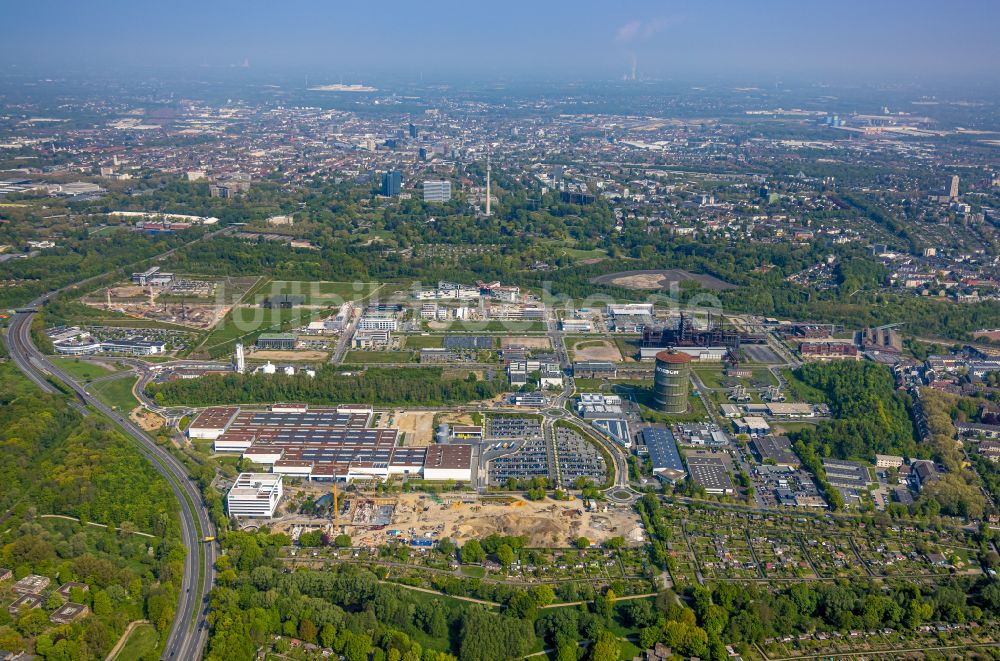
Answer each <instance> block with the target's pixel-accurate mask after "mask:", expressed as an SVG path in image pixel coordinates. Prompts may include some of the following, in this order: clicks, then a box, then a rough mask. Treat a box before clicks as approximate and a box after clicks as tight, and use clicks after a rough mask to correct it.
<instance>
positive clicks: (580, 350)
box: [573, 340, 622, 363]
mask: <svg viewBox="0 0 1000 661" xmlns="http://www.w3.org/2000/svg"><path fill="white" fill-rule="evenodd" d="M573 359H574V360H576V361H584V360H610V361H611V362H613V363H620V362H621V360H622V354H621V352H620V351H619V350H618V347H616V346H615V344H614V343H613V342H608V341H606V340H583V341H581V342H577V343H576V344H574V345H573Z"/></svg>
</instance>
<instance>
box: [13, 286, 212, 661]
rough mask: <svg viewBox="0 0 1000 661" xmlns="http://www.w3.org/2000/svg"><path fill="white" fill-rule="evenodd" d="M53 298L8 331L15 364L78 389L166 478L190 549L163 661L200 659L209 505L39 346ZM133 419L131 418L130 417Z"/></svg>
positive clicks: (167, 457)
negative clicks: (41, 317) (37, 332)
mask: <svg viewBox="0 0 1000 661" xmlns="http://www.w3.org/2000/svg"><path fill="white" fill-rule="evenodd" d="M51 296H52V294H49V295H46V296H43V297H41V298H39V299H37V300H36V301H34V302H33V304H32V306H31V307H29V308H26V309H25V310H23V311H19V312H17V313H16V314H15V315H14V318H13V320H12V321H11V324H10V326H9V328H8V329H7V346H8V349H9V351H10V355H11V357H12V358H13V359H14V362H15V363H16V364H17V366H18V367H19V368H20V369H21V371H22V372H24V373H25V375H27V377H28V378H29V379H31V380H32V381H33V382H34V383H36V384H37V385H38V386H39V387H40V388H41V389H42V390H44V391H46V392H50V393H54V392H56V389H55V388H54V387H53V386H52V384H51V383H49V381H48V380H46V378H45V373H46V372H48V373H49V374H51V375H52V376H53V377H55V378H57V379H58V380H60V381H62V382H63V383H65V384H66V385H67V386H68V387H69V388H70V389H72V390H73V391H74V393H75V394H76V396H77V398H78V399H79V400H80V401H82V402H83V403H85V404H87V405H88V406H91V407H93V408H94V409H95V410H97V411H100V412H101V413H103V414H104V415H106V416H107V417H108V418H110V419H111V420H112V421H114V422H115V424H117V425H118V426H119V427H120V428H121V429H122V431H124V432H125V433H126V434H128V436H130V437H131V438H132V439H133V440H134V441H135V443H136V447H137V448H138V450H139V452H140V453H141V454H143V455H144V456H145V457H146V458H147V459H149V461H150V462H151V463H152V464H153V467H154V468H155V469H156V470H157V472H159V473H160V474H161V475H163V477H164V478H166V480H167V482H168V483H169V484H170V488H171V489H172V490H173V492H174V496H175V497H176V498H177V501H178V503H179V504H180V513H181V540H182V542H183V543H184V546H185V547H186V548H187V551H188V552H187V556H186V557H185V560H184V576H183V580H182V582H181V590H180V599H179V603H178V604H177V611H176V612H175V614H174V621H173V624H172V625H171V627H170V632H169V633H168V635H167V640H166V645H165V647H164V651H163V657H162V658H163V659H167V660H168V661H169V660H171V659H183V660H185V661H187V660H189V659H200V658H201V656H202V651H203V650H204V647H205V642H206V640H207V638H208V624H207V622H206V621H205V616H206V615H207V613H208V592H209V590H211V589H212V584H213V582H214V580H215V559H216V546H215V544H203V543H202V537H203V536H215V534H216V533H215V526H214V525H213V524H212V520H211V518H210V517H209V513H208V509H207V508H206V507H205V506H204V504H203V502H202V498H201V494H200V493H199V491H198V488H197V486H196V485H195V484H194V483H193V482H192V481H191V479H190V477H189V476H188V472H187V469H186V468H185V467H184V465H183V464H182V463H181V462H180V461H178V460H177V458H176V457H174V456H173V455H172V454H170V452H168V451H167V450H166V449H164V448H161V447H160V446H158V445H157V444H156V441H154V440H153V439H152V438H151V437H150V436H149V435H148V434H146V433H145V432H144V431H143V430H142V429H140V428H139V427H138V426H136V425H135V424H134V423H133V422H132V421H131V420H129V419H128V418H127V417H124V416H122V415H120V414H119V413H118V412H117V411H114V410H112V409H111V408H109V407H108V406H106V405H105V404H104V403H103V402H101V401H100V400H98V399H97V398H96V397H94V396H92V395H91V394H90V393H88V392H87V390H86V389H85V388H84V387H83V386H81V385H80V384H79V383H77V382H76V381H75V380H74V379H73V378H72V377H70V376H69V375H68V374H66V373H65V372H63V371H62V370H61V369H59V368H58V367H56V366H55V365H53V364H52V363H51V362H49V361H48V359H47V358H46V357H45V356H44V355H42V354H41V353H40V352H39V351H38V350H37V349H36V348H35V346H34V344H33V343H32V340H31V332H30V331H31V320H32V318H33V317H34V314H35V313H34V308H35V306H37V305H41V304H42V303H44V302H45V301H46V300H48V298H50V297H51ZM126 415H127V414H126Z"/></svg>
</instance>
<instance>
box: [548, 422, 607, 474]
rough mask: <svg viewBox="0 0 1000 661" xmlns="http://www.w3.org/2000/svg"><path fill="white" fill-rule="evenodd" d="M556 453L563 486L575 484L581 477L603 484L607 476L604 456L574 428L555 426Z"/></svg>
mask: <svg viewBox="0 0 1000 661" xmlns="http://www.w3.org/2000/svg"><path fill="white" fill-rule="evenodd" d="M554 454H555V458H556V463H557V466H558V475H559V479H560V483H561V484H562V486H565V487H570V486H573V483H574V482H575V481H576V479H577V478H581V477H582V478H586V479H588V480H591V481H593V482H594V483H595V484H601V483H602V482H604V480H605V479H606V478H607V474H608V469H607V466H605V464H604V457H603V456H602V455H601V453H600V452H599V451H598V450H597V448H596V447H594V446H593V444H591V443H590V442H588V441H587V440H586V439H584V438H583V437H582V436H580V435H579V434H578V433H576V432H575V431H573V430H572V429H565V428H562V427H556V428H555V448H554Z"/></svg>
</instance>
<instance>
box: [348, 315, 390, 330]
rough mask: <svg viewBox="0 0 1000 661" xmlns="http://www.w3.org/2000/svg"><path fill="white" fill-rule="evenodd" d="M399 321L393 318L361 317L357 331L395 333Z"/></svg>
mask: <svg viewBox="0 0 1000 661" xmlns="http://www.w3.org/2000/svg"><path fill="white" fill-rule="evenodd" d="M398 326H399V320H398V319H395V318H394V317H367V316H366V317H361V319H360V321H358V330H384V331H396V330H397V328H398Z"/></svg>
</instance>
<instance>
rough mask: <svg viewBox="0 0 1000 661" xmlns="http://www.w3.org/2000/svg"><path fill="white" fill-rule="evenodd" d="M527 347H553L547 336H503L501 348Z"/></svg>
mask: <svg viewBox="0 0 1000 661" xmlns="http://www.w3.org/2000/svg"><path fill="white" fill-rule="evenodd" d="M509 347H525V348H527V349H551V348H552V343H551V342H549V338H547V337H501V338H500V348H501V349H507V348H509Z"/></svg>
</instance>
